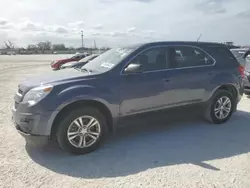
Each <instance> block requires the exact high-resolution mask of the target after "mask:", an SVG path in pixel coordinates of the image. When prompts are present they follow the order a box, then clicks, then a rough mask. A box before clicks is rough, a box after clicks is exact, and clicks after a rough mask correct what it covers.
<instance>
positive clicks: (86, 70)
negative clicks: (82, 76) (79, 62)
mask: <svg viewBox="0 0 250 188" xmlns="http://www.w3.org/2000/svg"><path fill="white" fill-rule="evenodd" d="M80 70H81V71H82V72H83V71H84V72H88V74H91V72H92V71H91V70H89V69H86V68H81V69H80Z"/></svg>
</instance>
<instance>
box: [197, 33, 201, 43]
mask: <svg viewBox="0 0 250 188" xmlns="http://www.w3.org/2000/svg"><path fill="white" fill-rule="evenodd" d="M201 36H202V34H200V36H199V37H198V39H197V42H199V40H200V38H201Z"/></svg>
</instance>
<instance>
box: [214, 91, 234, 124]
mask: <svg viewBox="0 0 250 188" xmlns="http://www.w3.org/2000/svg"><path fill="white" fill-rule="evenodd" d="M223 96H225V97H228V98H229V99H230V100H231V111H230V113H229V114H228V116H227V117H226V118H224V119H219V118H217V117H216V116H215V112H214V108H215V105H216V102H217V101H218V99H219V98H221V97H223ZM234 107H235V99H234V98H233V95H232V94H231V93H230V92H228V91H226V90H218V91H217V92H216V94H215V95H214V97H213V99H212V103H211V108H210V117H211V120H212V122H213V123H215V124H222V123H225V122H226V121H228V120H229V119H230V117H231V116H232V114H233V109H234Z"/></svg>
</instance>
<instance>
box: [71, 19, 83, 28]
mask: <svg viewBox="0 0 250 188" xmlns="http://www.w3.org/2000/svg"><path fill="white" fill-rule="evenodd" d="M84 25H85V22H84V21H75V22H70V23H68V26H69V27H73V28H82V27H84Z"/></svg>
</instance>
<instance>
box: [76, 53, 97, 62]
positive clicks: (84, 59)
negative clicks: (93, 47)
mask: <svg viewBox="0 0 250 188" xmlns="http://www.w3.org/2000/svg"><path fill="white" fill-rule="evenodd" d="M96 56H97V55H89V56H87V57H85V58H83V59H81V60H80V61H79V62H80V63H82V62H86V61H89V60H91V59H93V58H94V57H96Z"/></svg>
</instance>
